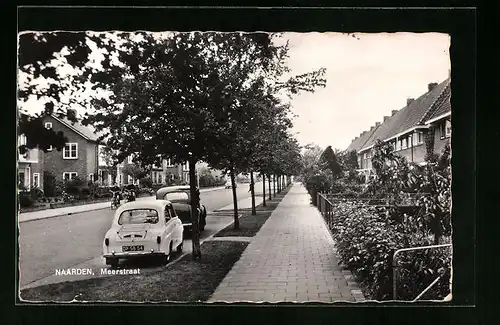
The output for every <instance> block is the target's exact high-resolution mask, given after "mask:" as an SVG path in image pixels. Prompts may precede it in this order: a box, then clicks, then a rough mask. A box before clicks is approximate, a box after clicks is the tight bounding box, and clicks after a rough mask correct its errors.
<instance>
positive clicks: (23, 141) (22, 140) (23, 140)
mask: <svg viewBox="0 0 500 325" xmlns="http://www.w3.org/2000/svg"><path fill="white" fill-rule="evenodd" d="M26 142H27V139H26V135H24V134H21V135H20V136H19V145H20V146H25V145H26Z"/></svg>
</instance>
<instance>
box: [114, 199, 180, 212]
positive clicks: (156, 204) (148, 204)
mask: <svg viewBox="0 0 500 325" xmlns="http://www.w3.org/2000/svg"><path fill="white" fill-rule="evenodd" d="M168 203H170V204H171V202H170V201H167V200H141V201H132V202H127V203H124V204H122V205H120V206H119V207H118V209H117V210H116V213H122V212H123V211H126V210H131V209H151V208H153V209H157V210H162V209H163V208H164V207H165V205H167V204H168Z"/></svg>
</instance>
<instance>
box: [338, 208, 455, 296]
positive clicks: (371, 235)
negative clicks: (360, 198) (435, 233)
mask: <svg viewBox="0 0 500 325" xmlns="http://www.w3.org/2000/svg"><path fill="white" fill-rule="evenodd" d="M333 211H334V217H333V220H332V221H331V222H330V224H329V227H330V229H331V231H332V235H333V237H334V239H335V241H336V244H337V245H336V246H337V251H338V253H339V255H340V260H341V262H342V263H343V264H345V265H346V266H347V267H348V268H349V269H351V270H352V271H353V273H354V274H355V275H356V277H357V278H358V280H359V281H360V282H361V283H362V284H363V286H364V287H365V288H366V289H367V291H368V294H369V295H370V296H371V298H372V299H376V300H389V299H392V280H393V279H392V255H393V253H394V251H395V250H396V249H399V248H404V247H417V246H425V245H428V244H429V237H428V236H425V234H423V233H415V232H411V231H402V229H401V227H400V225H401V223H411V222H413V220H408V219H404V220H400V221H395V220H394V219H393V216H392V215H391V213H390V211H389V210H388V209H386V208H378V207H375V206H368V205H365V204H363V203H360V202H356V201H347V200H342V201H340V202H339V203H337V204H336V206H335V209H334V210H333ZM446 254H447V253H446V252H445V253H441V252H436V251H426V252H421V253H417V254H414V255H412V256H410V255H408V256H401V264H400V265H401V270H402V271H401V272H400V273H399V276H400V277H399V278H398V279H400V280H399V283H400V284H401V285H400V286H398V288H399V289H398V299H413V298H415V297H416V296H417V295H418V294H419V293H420V292H421V291H422V290H423V289H425V287H426V286H427V285H429V284H430V283H431V282H432V281H433V280H434V278H435V274H437V272H438V271H443V270H444V271H445V273H446V272H448V270H449V265H450V264H449V263H450V259H449V257H447V256H446ZM447 279H448V280H449V276H448V278H446V276H445V277H444V278H443V279H442V281H441V282H442V283H440V286H439V287H438V288H436V289H434V292H433V294H434V296H433V298H434V299H440V298H442V297H444V296H446V295H447V294H448V293H449V287H448V285H445V284H446V281H447Z"/></svg>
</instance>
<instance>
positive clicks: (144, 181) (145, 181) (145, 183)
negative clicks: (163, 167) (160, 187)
mask: <svg viewBox="0 0 500 325" xmlns="http://www.w3.org/2000/svg"><path fill="white" fill-rule="evenodd" d="M139 185H141V186H142V187H148V188H152V187H153V180H152V179H151V177H143V178H141V179H140V180H139Z"/></svg>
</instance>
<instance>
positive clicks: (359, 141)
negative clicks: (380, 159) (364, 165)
mask: <svg viewBox="0 0 500 325" xmlns="http://www.w3.org/2000/svg"><path fill="white" fill-rule="evenodd" d="M379 127H380V126H376V127H374V128H373V129H371V130H368V131H367V132H364V133H362V134H361V135H360V136H359V137H357V138H356V139H354V140H353V141H352V142H351V144H350V145H349V147H347V151H353V150H355V151H359V150H360V149H361V148H363V147H364V144H365V143H366V141H367V140H368V139H369V138H370V136H371V135H372V134H373V133H375V132H376V131H377V129H378V128H379Z"/></svg>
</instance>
